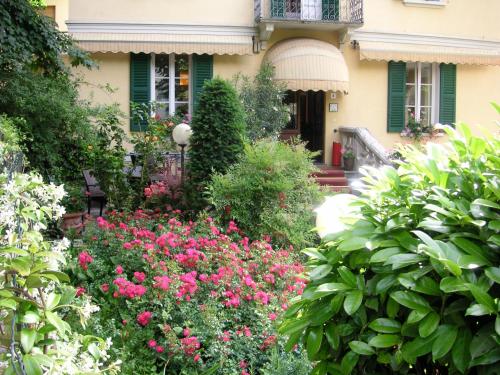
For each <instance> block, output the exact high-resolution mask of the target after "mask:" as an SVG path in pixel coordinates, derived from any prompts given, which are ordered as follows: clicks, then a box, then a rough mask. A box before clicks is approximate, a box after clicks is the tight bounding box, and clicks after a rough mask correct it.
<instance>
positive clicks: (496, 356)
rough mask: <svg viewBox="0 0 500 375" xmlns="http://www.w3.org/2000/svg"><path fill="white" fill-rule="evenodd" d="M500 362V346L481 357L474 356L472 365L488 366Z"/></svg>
mask: <svg viewBox="0 0 500 375" xmlns="http://www.w3.org/2000/svg"><path fill="white" fill-rule="evenodd" d="M497 362H500V347H497V348H495V349H492V350H490V351H489V352H488V353H486V354H484V355H482V356H481V357H478V358H474V359H473V360H472V362H471V363H470V366H486V365H491V364H494V363H497Z"/></svg>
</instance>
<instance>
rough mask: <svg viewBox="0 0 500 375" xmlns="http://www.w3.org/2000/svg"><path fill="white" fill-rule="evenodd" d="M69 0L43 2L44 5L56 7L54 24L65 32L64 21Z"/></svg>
mask: <svg viewBox="0 0 500 375" xmlns="http://www.w3.org/2000/svg"><path fill="white" fill-rule="evenodd" d="M69 1H70V0H45V5H47V6H55V7H56V23H57V26H58V27H59V30H61V31H67V30H68V27H67V25H66V20H67V19H68V15H69Z"/></svg>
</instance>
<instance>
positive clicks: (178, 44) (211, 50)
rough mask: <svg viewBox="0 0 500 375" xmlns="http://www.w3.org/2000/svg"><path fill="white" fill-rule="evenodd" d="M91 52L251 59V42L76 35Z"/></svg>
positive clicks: (220, 37) (235, 37) (240, 39)
mask: <svg viewBox="0 0 500 375" xmlns="http://www.w3.org/2000/svg"><path fill="white" fill-rule="evenodd" d="M72 35H73V38H74V39H75V40H77V41H78V45H79V46H80V47H81V48H82V49H84V50H86V51H89V52H123V53H129V52H133V53H140V52H143V53H187V54H192V53H196V54H204V53H207V54H209V55H215V54H217V55H251V54H252V53H253V42H252V38H251V37H248V36H241V35H193V34H187V35H179V34H173V35H168V34H116V33H113V34H111V33H107V34H104V33H103V34H100V33H73V34H72Z"/></svg>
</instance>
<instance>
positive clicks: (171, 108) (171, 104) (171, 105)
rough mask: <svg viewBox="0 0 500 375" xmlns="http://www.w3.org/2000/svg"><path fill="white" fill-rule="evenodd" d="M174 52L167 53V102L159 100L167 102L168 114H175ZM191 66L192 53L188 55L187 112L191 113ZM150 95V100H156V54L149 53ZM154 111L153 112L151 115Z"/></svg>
mask: <svg viewBox="0 0 500 375" xmlns="http://www.w3.org/2000/svg"><path fill="white" fill-rule="evenodd" d="M175 56H176V54H175V53H169V54H168V102H160V103H165V104H168V114H169V115H170V116H173V115H175V104H176V103H177V102H176V100H175V97H176V93H175V78H176V77H175ZM192 66H193V55H189V67H188V69H189V72H188V74H189V85H188V114H191V113H193V111H192V110H193V101H192V98H193V95H192V87H193V85H192V73H191V72H192ZM150 77H151V79H150V81H151V84H150V89H151V91H150V97H151V101H153V102H156V54H155V53H152V54H151V65H150ZM154 115H155V113H153V116H154Z"/></svg>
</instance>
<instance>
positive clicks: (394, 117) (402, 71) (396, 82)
mask: <svg viewBox="0 0 500 375" xmlns="http://www.w3.org/2000/svg"><path fill="white" fill-rule="evenodd" d="M405 100H406V63H404V62H396V61H390V62H389V88H388V98H387V104H388V105H387V131H388V132H401V131H402V130H403V129H404V127H405Z"/></svg>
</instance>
